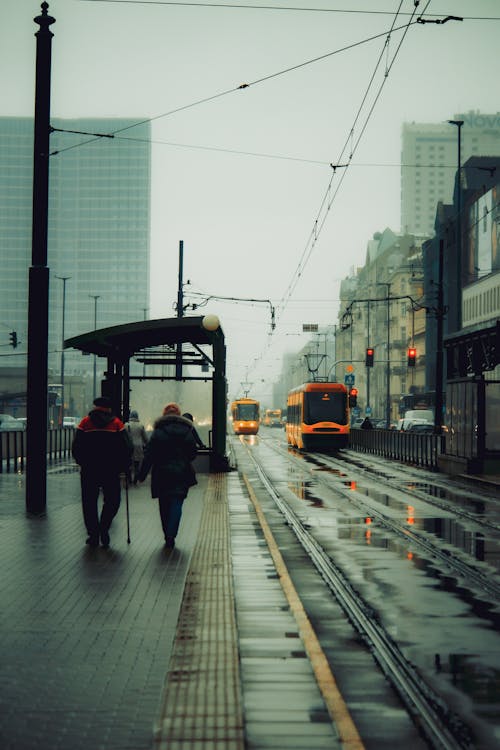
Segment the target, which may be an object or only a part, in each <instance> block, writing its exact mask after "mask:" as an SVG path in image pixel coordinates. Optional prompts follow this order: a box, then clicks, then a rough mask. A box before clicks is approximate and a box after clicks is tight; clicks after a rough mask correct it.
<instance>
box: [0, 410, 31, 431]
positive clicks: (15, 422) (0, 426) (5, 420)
mask: <svg viewBox="0 0 500 750" xmlns="http://www.w3.org/2000/svg"><path fill="white" fill-rule="evenodd" d="M25 429H26V425H25V423H24V422H21V420H20V419H16V418H15V417H13V416H12V414H0V432H13V431H18V432H22V431H23V430H25Z"/></svg>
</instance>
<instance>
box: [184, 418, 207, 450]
mask: <svg viewBox="0 0 500 750" xmlns="http://www.w3.org/2000/svg"><path fill="white" fill-rule="evenodd" d="M182 416H183V417H185V418H186V419H189V421H190V422H192V423H193V426H192V428H191V429H192V430H193V436H194V440H195V443H196V447H197V448H206V447H207V446H206V445H205V443H204V442H203V440H202V439H201V437H200V436H199V434H198V430H197V429H196V427H195V426H194V418H193V415H192V414H190V413H189V412H188V411H185V412H184V414H183V415H182Z"/></svg>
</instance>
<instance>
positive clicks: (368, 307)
mask: <svg viewBox="0 0 500 750" xmlns="http://www.w3.org/2000/svg"><path fill="white" fill-rule="evenodd" d="M366 306H367V311H366V328H367V339H366V343H367V346H371V344H370V303H369V302H367V303H366ZM370 370H371V367H367V368H366V405H367V406H370ZM365 412H366V409H365ZM387 429H389V428H387Z"/></svg>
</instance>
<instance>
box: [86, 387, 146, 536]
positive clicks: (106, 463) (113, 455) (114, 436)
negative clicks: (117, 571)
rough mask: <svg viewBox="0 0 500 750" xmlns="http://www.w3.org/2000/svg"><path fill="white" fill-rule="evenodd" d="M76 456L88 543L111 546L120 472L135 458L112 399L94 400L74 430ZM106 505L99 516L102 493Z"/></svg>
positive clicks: (118, 496)
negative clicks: (110, 538) (100, 494)
mask: <svg viewBox="0 0 500 750" xmlns="http://www.w3.org/2000/svg"><path fill="white" fill-rule="evenodd" d="M72 454H73V458H74V459H75V461H76V462H77V464H79V465H80V480H81V488H82V510H83V520H84V523H85V526H86V529H87V533H88V538H87V542H86V543H87V544H88V545H89V546H90V547H98V546H99V539H100V540H101V544H102V546H103V547H106V548H107V547H109V529H110V526H111V523H112V521H113V518H114V517H115V516H116V514H117V513H118V508H119V507H120V501H121V493H120V474H121V473H122V472H127V471H128V469H129V466H130V461H131V457H132V444H131V442H130V439H129V437H128V435H127V431H126V429H125V425H124V424H123V422H122V421H121V420H120V419H118V417H116V416H114V415H113V414H112V411H111V400H110V399H109V398H106V397H105V396H99V397H98V398H96V399H94V408H93V409H92V411H90V412H89V414H88V416H86V417H84V418H83V419H82V421H81V422H80V424H79V425H78V427H77V429H76V431H75V437H74V439H73V445H72ZM101 489H102V492H103V506H102V511H101V515H100V518H99V513H98V499H99V492H100V490H101Z"/></svg>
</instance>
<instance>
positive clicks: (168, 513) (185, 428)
mask: <svg viewBox="0 0 500 750" xmlns="http://www.w3.org/2000/svg"><path fill="white" fill-rule="evenodd" d="M192 427H193V425H192V423H191V422H190V421H189V420H188V419H186V418H185V417H182V416H181V410H180V408H179V406H178V405H177V404H175V403H170V404H167V405H166V406H165V408H164V409H163V415H162V416H161V417H160V418H159V419H157V420H156V422H155V425H154V430H153V433H152V435H151V437H150V439H149V442H148V444H147V446H146V450H145V451H144V460H143V462H142V466H141V469H140V472H139V477H138V480H139V482H143V481H144V480H145V479H146V477H147V475H148V473H149V470H150V469H151V497H153V498H158V505H159V510H160V519H161V525H162V529H163V535H164V537H165V547H167V548H168V549H172V548H173V547H174V546H175V537H176V536H177V531H178V529H179V525H180V522H181V516H182V506H183V503H184V500H185V498H186V497H187V494H188V491H189V488H190V487H192V486H193V485H194V484H196V476H195V472H194V469H193V466H192V464H191V461H193V459H194V458H195V456H196V453H197V450H196V442H195V439H194V435H193V430H192Z"/></svg>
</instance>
